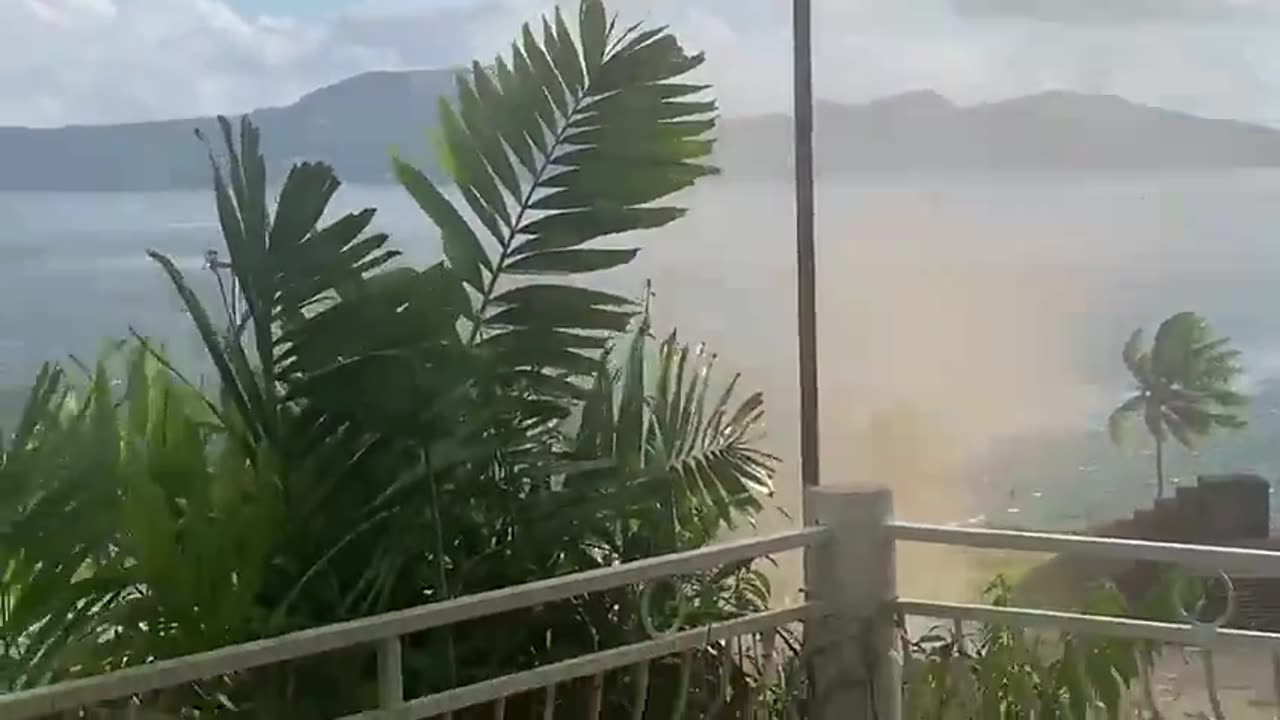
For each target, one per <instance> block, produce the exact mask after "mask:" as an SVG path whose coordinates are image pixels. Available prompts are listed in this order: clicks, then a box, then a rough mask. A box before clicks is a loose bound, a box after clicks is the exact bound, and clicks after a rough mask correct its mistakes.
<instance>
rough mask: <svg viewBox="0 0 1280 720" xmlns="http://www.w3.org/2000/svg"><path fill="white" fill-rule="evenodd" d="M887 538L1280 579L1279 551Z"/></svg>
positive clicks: (944, 532)
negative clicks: (1153, 564) (1144, 562)
mask: <svg viewBox="0 0 1280 720" xmlns="http://www.w3.org/2000/svg"><path fill="white" fill-rule="evenodd" d="M888 529H889V533H890V535H891V536H892V538H893V539H894V540H898V541H901V542H917V543H928V544H932V545H950V546H953V547H970V548H985V549H992V550H1019V551H1025V552H1036V553H1050V554H1055V555H1061V554H1069V555H1088V556H1093V557H1105V558H1114V559H1118V560H1150V561H1154V562H1165V563H1173V564H1177V565H1181V566H1183V567H1188V568H1195V569H1199V570H1221V571H1223V572H1243V573H1250V574H1253V575H1255V576H1265V577H1280V552H1274V551H1270V550H1258V549H1255V548H1235V547H1222V546H1213V545H1189V544H1183V543H1170V542H1153V541H1149V540H1130V539H1126V538H1109V537H1095V536H1090V535H1065V534H1059V533H1042V532H1024V531H1020V530H989V529H984V528H962V527H951V526H943V525H921V524H917V523H905V522H890V523H889V524H888Z"/></svg>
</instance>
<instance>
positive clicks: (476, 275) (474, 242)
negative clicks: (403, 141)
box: [394, 158, 493, 292]
mask: <svg viewBox="0 0 1280 720" xmlns="http://www.w3.org/2000/svg"><path fill="white" fill-rule="evenodd" d="M394 166H395V173H396V179H398V180H399V181H400V184H401V185H403V186H404V189H405V190H406V191H408V193H409V196H410V197H412V198H413V200H414V202H416V203H418V207H420V208H422V211H423V212H425V213H426V214H427V215H428V216H429V217H430V218H431V219H432V221H434V222H435V223H436V226H437V227H439V228H440V233H441V243H442V244H443V245H444V256H445V258H447V259H448V260H449V265H450V266H451V267H452V268H453V269H454V270H455V271H456V272H457V273H458V275H459V277H461V278H462V279H463V280H464V281H466V283H467V284H468V285H470V286H471V287H473V288H475V290H476V291H477V292H483V291H484V276H483V274H482V273H481V268H483V269H484V270H486V271H488V272H493V263H492V262H491V261H490V260H489V256H488V254H486V253H485V250H484V246H483V245H481V244H480V239H479V238H478V237H476V234H475V232H474V231H472V229H471V226H470V225H468V224H467V222H466V220H464V219H463V218H462V214H461V213H459V212H458V210H457V208H455V207H454V206H453V203H451V202H449V200H448V199H447V198H445V196H444V195H443V194H442V193H441V192H440V191H439V190H438V189H437V188H436V186H435V184H434V183H432V182H431V180H429V179H428V178H427V176H426V175H423V174H422V173H421V172H419V171H418V170H417V169H416V168H414V167H413V166H411V165H409V164H408V163H406V162H404V161H403V160H400V159H399V158H396V159H395V160H394Z"/></svg>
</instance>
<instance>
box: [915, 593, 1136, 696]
mask: <svg viewBox="0 0 1280 720" xmlns="http://www.w3.org/2000/svg"><path fill="white" fill-rule="evenodd" d="M985 594H986V596H987V599H988V601H989V602H991V604H993V605H996V606H1007V605H1009V602H1010V599H1011V597H1012V588H1011V586H1009V584H1008V583H1007V582H1006V581H1005V580H1004V578H1002V577H997V578H996V579H995V580H994V581H993V582H992V583H991V584H990V585H989V586H988V587H987V589H986V592H985ZM1125 605H1126V604H1125V601H1124V599H1123V597H1121V596H1120V594H1119V593H1118V592H1116V591H1115V589H1114V588H1109V587H1108V588H1103V589H1102V590H1100V591H1099V592H1098V593H1097V594H1096V595H1095V597H1094V598H1093V599H1092V600H1091V602H1090V607H1089V608H1087V610H1088V611H1089V612H1091V613H1097V614H1113V615H1114V614H1123V613H1124V610H1125ZM905 644H906V647H907V653H906V654H905V659H906V664H905V668H904V690H905V692H904V716H905V717H911V718H921V719H933V718H937V719H939V720H942V719H945V718H973V717H982V718H996V719H1005V718H1009V719H1012V718H1032V717H1034V718H1084V717H1088V716H1089V715H1090V714H1091V713H1092V710H1093V709H1094V708H1095V707H1097V708H1099V709H1103V710H1105V712H1106V714H1107V716H1108V717H1112V718H1119V717H1121V716H1122V712H1123V708H1124V706H1125V694H1126V692H1127V690H1128V688H1129V686H1130V685H1131V684H1132V683H1133V682H1134V681H1135V680H1136V679H1137V677H1138V672H1139V669H1138V657H1137V654H1136V653H1137V649H1138V648H1137V644H1136V643H1134V642H1130V641H1125V640H1118V639H1105V638H1104V639H1099V638H1086V637H1079V636H1075V635H1072V634H1065V633H1064V634H1063V635H1062V636H1061V637H1060V638H1058V639H1056V640H1055V641H1052V642H1050V641H1049V640H1048V639H1047V638H1046V637H1045V636H1042V635H1034V634H1032V633H1029V632H1027V631H1025V630H1021V629H1014V628H1008V627H997V626H983V627H981V628H980V629H978V630H977V632H976V633H974V634H966V633H964V632H960V631H956V630H952V631H950V632H947V631H944V630H942V629H941V628H935V629H934V630H932V631H930V632H929V633H928V634H926V635H925V636H923V637H922V638H920V639H919V640H916V641H912V642H907V643H905Z"/></svg>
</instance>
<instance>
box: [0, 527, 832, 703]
mask: <svg viewBox="0 0 1280 720" xmlns="http://www.w3.org/2000/svg"><path fill="white" fill-rule="evenodd" d="M829 535H830V533H829V531H828V530H827V529H825V528H821V527H809V528H804V529H800V530H795V531H791V532H783V533H778V534H775V535H769V536H765V537H758V538H750V539H746V540H739V541H735V542H728V543H723V544H718V545H713V546H710V547H706V548H701V549H698V550H693V551H689V552H682V553H674V554H671V555H663V556H658V557H652V558H646V559H644V560H639V561H636V562H631V563H626V564H622V565H617V566H613V567H608V568H600V569H596V570H589V571H586V572H581V573H575V574H572V575H566V576H562V577H557V578H551V579H548V580H541V581H537V582H532V583H528V584H524V585H518V586H515V587H509V588H502V589H499V590H493V591H490V592H484V593H478V594H475V595H470V596H467V597H462V598H457V599H454V600H448V601H444V602H439V603H432V604H429V605H422V606H419V607H414V608H409V609H407V610H400V611H397V612H392V613H386V614H383V615H377V616H373V617H368V618H362V619H359V620H352V621H349V622H343V623H337V624H333V625H325V626H322V627H317V628H313V629H310V630H303V631H300V632H295V633H291V634H288V635H282V636H280V637H274V638H268V639H264V640H258V641H254V642H250V643H245V644H243V645H235V646H232V647H227V648H221V649H218V650H213V651H210V652H205V653H201V654H198V655H190V656H186V657H180V658H175V659H172V660H162V661H159V662H154V663H149V664H146V665H140V666H137V667H133V668H129V669H126V670H121V671H118V672H114V673H109V674H105V675H98V676H95V677H89V678H84V679H80V680H73V681H69V682H63V683H58V684H55V685H49V686H46V687H39V688H35V689H31V690H24V691H20V692H15V693H10V694H4V695H0V718H4V720H28V719H31V718H40V717H45V716H48V715H53V714H56V713H58V712H63V711H73V710H76V709H79V708H85V707H91V706H93V705H95V704H99V703H105V702H112V701H118V700H127V699H129V698H131V697H135V696H140V695H144V694H146V693H151V692H155V691H160V690H166V689H170V688H175V687H179V686H182V685H185V684H188V683H192V682H197V681H200V680H207V679H210V678H216V677H219V676H224V675H230V674H233V673H239V672H244V671H246V670H252V669H254V668H259V667H263V666H266V665H272V664H276V663H282V662H286V661H289V660H297V659H300V658H305V657H310V656H315V655H320V654H323V653H327V652H331V651H334V650H340V649H344V648H355V647H371V648H372V647H376V648H377V652H378V687H379V705H380V708H379V709H377V710H374V711H371V712H366V713H362V714H359V715H356V716H353V717H358V718H397V719H401V718H404V719H407V718H423V717H429V716H432V715H437V714H441V713H447V712H449V711H451V710H456V709H459V708H462V707H467V706H470V705H475V704H480V703H485V702H490V701H497V700H501V699H502V698H504V697H507V696H509V695H510V694H511V693H513V692H520V691H523V690H528V689H537V688H540V687H547V686H549V685H552V684H554V683H557V682H562V681H565V680H569V679H575V678H578V677H585V676H591V675H595V674H598V673H602V672H605V671H607V670H610V669H615V668H617V667H621V666H623V665H627V664H635V663H638V662H641V661H643V660H645V659H652V658H656V657H660V656H662V655H666V654H671V653H678V652H681V651H684V650H687V649H690V648H691V647H697V646H701V645H705V644H707V643H709V642H717V641H720V640H724V639H727V638H731V637H738V636H741V635H749V634H752V633H760V632H766V631H772V630H774V629H776V628H779V627H783V626H785V625H788V624H791V623H793V622H796V621H798V620H803V619H805V618H806V617H807V616H808V615H810V614H811V613H812V612H813V610H814V609H815V606H814V605H813V604H805V605H801V606H798V607H794V608H787V609H782V610H773V611H769V612H763V613H758V614H755V615H751V616H748V617H744V618H740V619H736V620H733V621H730V622H725V623H720V624H718V625H712V626H708V627H705V628H699V629H696V630H691V631H688V632H682V633H678V634H674V635H669V636H664V637H661V638H658V639H655V640H652V641H649V642H645V643H640V644H637V645H630V646H626V647H623V648H617V649H613V650H606V651H603V652H599V653H594V654H592V655H586V656H583V657H581V658H577V659H575V660H571V661H567V662H563V663H559V664H556V665H550V666H546V667H543V668H538V669H536V670H532V671H529V672H525V673H519V674H517V675H513V676H507V677H505V678H500V679H498V680H494V681H489V682H485V683H480V684H478V685H472V686H468V687H463V688H455V689H452V690H449V691H446V692H444V693H440V694H437V695H433V696H429V697H425V698H419V699H415V700H412V701H410V702H406V701H405V698H404V696H403V692H404V690H403V688H404V684H403V669H402V662H401V644H400V643H401V641H400V639H401V637H403V636H405V635H409V634H412V633H418V632H422V631H425V630H430V629H433V628H440V627H445V626H448V625H453V624H455V623H460V622H465V621H468V620H476V619H480V618H484V617H489V616H493V615H498V614H501V613H505V612H510V611H512V610H519V609H522V608H529V607H534V606H537V605H543V604H546V603H552V602H557V601H560V600H566V599H569V598H573V597H577V596H581V595H588V594H590V593H595V592H601V591H605V590H611V589H614V588H619V587H623V586H627V585H635V584H640V583H645V582H650V581H653V580H661V579H664V578H670V577H674V576H678V575H684V574H689V573H696V572H702V571H706V570H711V569H715V568H717V567H720V566H722V565H727V564H731V563H736V562H742V561H745V560H752V559H755V558H759V557H764V556H769V555H774V554H777V553H782V552H785V551H788V550H798V549H802V548H808V547H812V546H814V545H817V544H820V543H822V542H824V541H825V540H826V539H827V538H828V537H829Z"/></svg>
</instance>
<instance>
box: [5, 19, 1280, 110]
mask: <svg viewBox="0 0 1280 720" xmlns="http://www.w3.org/2000/svg"><path fill="white" fill-rule="evenodd" d="M553 1H554V0H0V125H33V126H57V125H64V124H93V123H108V122H126V121H139V120H151V119H162V118H172V117H185V116H191V115H204V114H211V113H218V112H224V113H235V112H241V111H245V110H249V109H252V108H255V107H262V106H270V105H281V104H287V103H289V102H292V101H294V100H296V99H297V98H298V97H299V96H300V95H302V94H303V93H305V92H307V91H309V90H312V89H314V88H316V87H319V86H321V85H324V84H328V83H332V82H335V81H337V80H340V79H342V78H344V77H348V76H351V75H354V74H357V73H359V72H363V71H367V70H373V69H388V68H392V69H394V68H419V67H438V66H444V65H450V64H454V63H458V62H463V61H466V60H469V59H470V58H472V57H477V56H480V57H486V58H488V57H492V54H493V53H494V52H496V51H497V50H499V49H501V48H502V47H503V46H504V45H505V43H506V42H507V41H508V40H509V39H510V38H511V37H512V35H513V33H514V32H515V31H516V30H517V29H518V28H519V23H520V22H521V21H522V20H524V19H529V18H532V17H536V16H537V15H538V14H539V13H540V12H542V11H543V10H545V8H546V6H547V5H548V4H549V3H550V2H553ZM565 2H570V3H571V2H574V0H565ZM813 2H814V5H815V15H816V18H817V23H816V25H817V29H816V37H815V43H816V54H817V69H816V81H817V89H818V93H819V94H820V95H822V96H826V97H829V98H832V99H837V100H845V101H859V100H866V99H869V98H872V97H877V96H882V95H888V94H893V93H898V92H905V91H909V90H917V89H926V88H927V89H935V90H938V91H939V92H941V93H943V94H944V95H947V96H948V97H951V98H952V99H953V100H956V101H958V102H961V103H973V102H982V101H987V100H992V99H998V98H1003V97H1010V96H1014V95H1021V94H1027V93H1033V92H1039V91H1044V90H1051V89H1065V90H1076V91H1081V92H1096V93H1111V94H1118V95H1122V96H1125V97H1128V98H1130V99H1133V100H1136V101H1140V102H1147V103H1151V104H1157V105H1163V106H1168V107H1174V108H1178V109H1183V110H1188V111H1191V112H1196V113H1200V114H1204V115H1209V116H1215V117H1235V118H1243V119H1249V120H1256V121H1261V122H1267V123H1271V124H1275V125H1278V126H1280V0H813ZM609 6H610V9H611V10H613V11H616V12H618V13H619V14H620V15H621V16H623V19H631V20H650V21H653V22H663V23H669V24H671V25H672V26H673V28H674V29H675V30H676V32H677V34H678V35H680V36H681V38H682V40H684V42H685V43H686V45H688V46H690V47H693V48H696V49H701V50H705V51H706V52H707V53H708V57H709V60H708V64H707V68H706V74H707V76H708V77H707V79H709V80H710V81H712V82H713V83H715V85H716V91H717V94H718V95H719V96H720V99H721V101H722V104H723V106H724V108H725V111H726V112H727V113H729V114H746V113H756V112H767V111H778V110H783V109H785V107H786V103H787V98H788V95H789V93H790V66H789V61H790V56H789V53H790V50H789V32H790V31H789V26H788V24H789V18H790V12H789V6H790V2H789V0H612V2H610V3H609Z"/></svg>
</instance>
